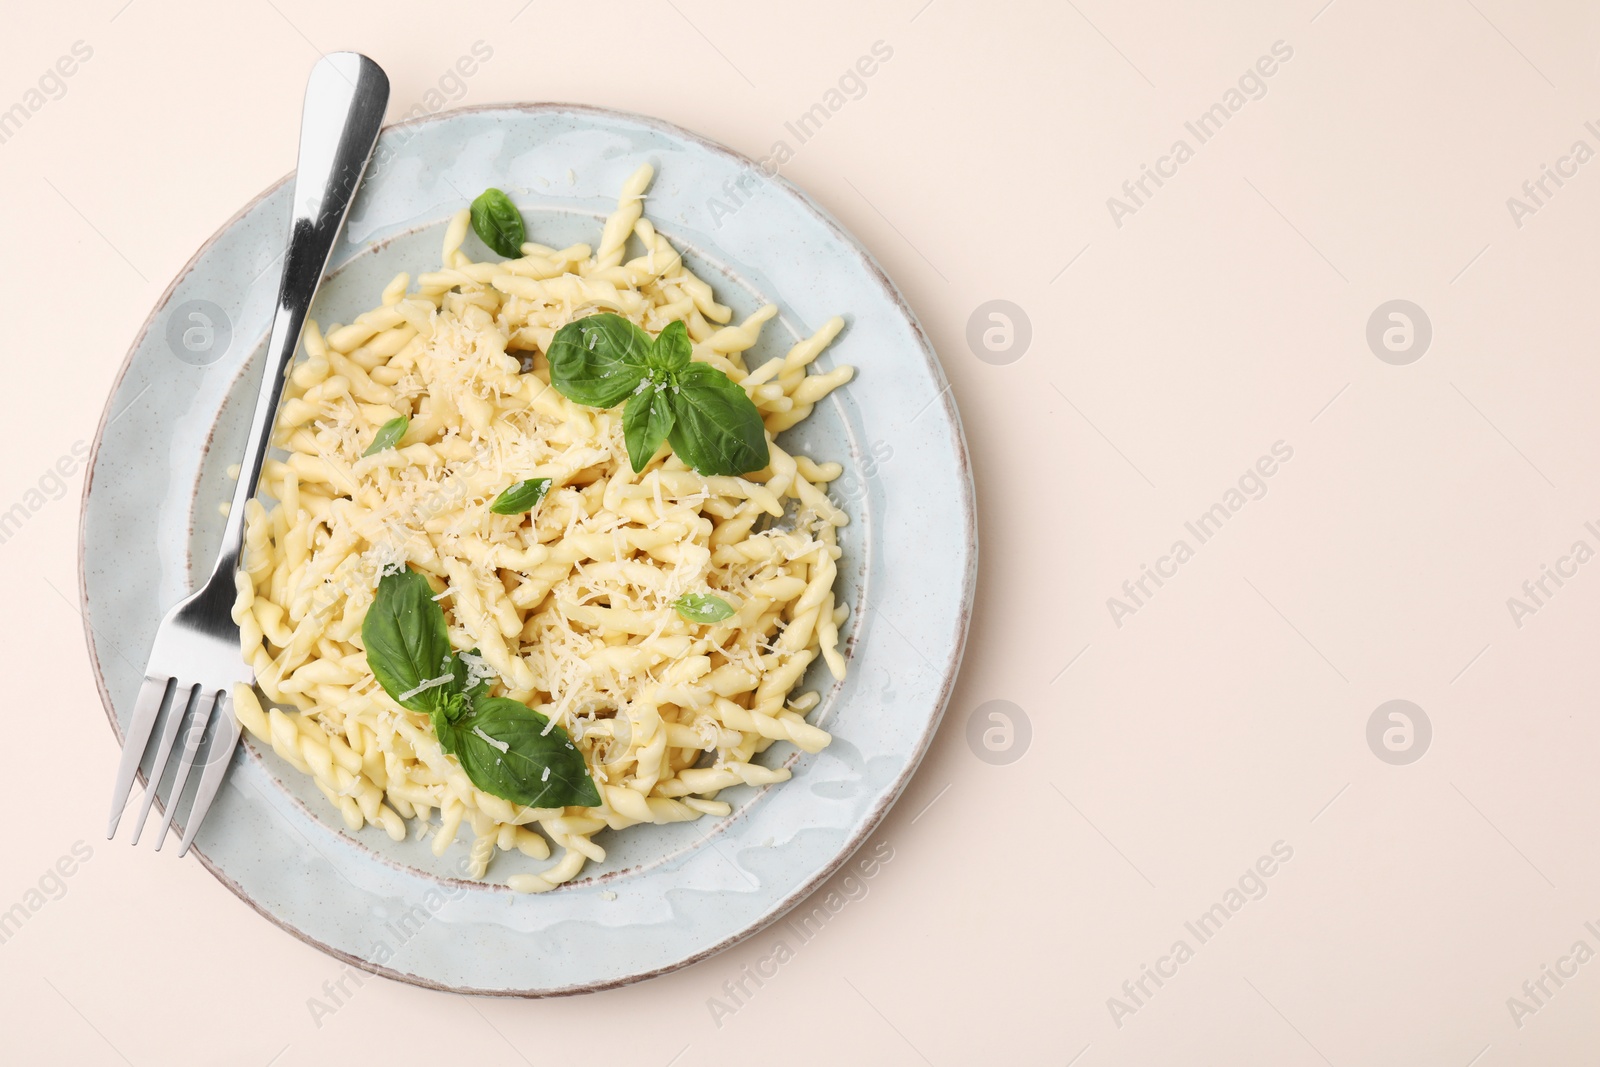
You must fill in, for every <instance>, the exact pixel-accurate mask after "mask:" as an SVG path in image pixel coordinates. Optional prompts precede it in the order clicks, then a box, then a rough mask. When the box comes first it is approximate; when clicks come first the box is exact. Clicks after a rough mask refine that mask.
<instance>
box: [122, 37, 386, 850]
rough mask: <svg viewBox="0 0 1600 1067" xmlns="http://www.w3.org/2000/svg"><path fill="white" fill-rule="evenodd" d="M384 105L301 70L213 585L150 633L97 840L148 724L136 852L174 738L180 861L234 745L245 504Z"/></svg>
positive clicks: (345, 77)
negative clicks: (260, 356)
mask: <svg viewBox="0 0 1600 1067" xmlns="http://www.w3.org/2000/svg"><path fill="white" fill-rule="evenodd" d="M388 101H389V79H388V77H386V76H385V75H384V73H383V70H382V68H380V67H379V66H378V65H377V64H376V63H374V62H373V61H372V60H370V59H368V58H367V57H366V56H363V55H358V54H357V53H355V52H335V53H332V54H330V55H327V56H324V57H323V58H322V59H321V60H319V61H318V62H317V65H316V66H315V67H314V68H313V69H312V71H311V78H310V81H309V82H308V83H307V85H306V100H305V110H304V112H303V114H302V116H301V120H300V162H299V166H298V169H297V170H296V172H295V176H294V190H293V193H294V197H293V201H292V203H291V208H290V210H291V213H292V214H291V217H290V224H289V246H288V249H287V251H286V252H285V255H284V261H283V280H282V282H281V283H280V284H279V288H278V306H277V311H276V313H275V314H274V316H273V320H272V335H271V338H270V340H269V341H268V342H267V364H266V367H265V368H263V370H262V374H261V392H260V394H259V395H258V396H257V398H256V408H255V414H254V416H252V418H251V421H250V436H249V439H248V441H249V443H248V444H247V445H246V446H245V454H244V460H243V462H241V463H240V465H239V484H238V485H237V487H235V489H234V491H233V504H232V506H231V508H230V509H229V511H228V521H227V525H226V527H225V528H224V530H223V534H222V547H221V549H220V550H219V551H218V553H217V562H216V564H215V565H214V566H213V567H212V569H211V577H210V578H209V579H208V580H207V581H206V584H205V585H204V586H202V587H201V588H199V589H197V590H195V591H194V592H193V593H191V594H189V596H188V597H187V598H185V599H184V600H183V601H182V602H181V603H179V604H178V606H177V607H175V608H173V609H172V610H171V611H169V612H168V613H167V616H166V618H164V619H162V620H161V627H160V629H158V630H157V631H156V640H155V646H154V647H153V648H152V649H151V650H150V662H149V664H148V666H146V667H145V672H144V674H145V677H144V684H143V685H142V686H141V687H140V689H139V696H138V699H137V700H135V702H134V705H133V719H132V721H131V722H130V724H129V726H128V733H127V737H126V739H125V740H124V742H123V746H122V762H121V764H120V765H119V766H118V767H117V782H116V787H115V788H114V790H113V791H112V794H111V822H110V825H109V826H108V827H107V829H106V837H107V838H111V837H115V836H116V833H117V823H118V822H119V821H121V818H122V812H123V810H124V809H125V808H126V807H127V804H128V794H129V792H130V791H131V790H132V788H133V779H134V776H135V775H136V774H137V773H138V771H139V769H140V767H141V766H143V765H144V763H145V757H146V749H147V748H149V747H150V738H151V735H152V734H154V733H155V728H156V725H157V723H158V722H159V723H161V724H162V728H161V734H160V737H159V739H158V740H157V741H156V744H155V746H154V749H153V751H152V752H151V753H149V757H150V762H149V768H148V770H147V772H146V773H147V778H146V781H147V783H148V784H147V786H146V789H145V793H144V801H143V804H142V805H141V807H140V810H139V819H138V822H137V824H136V825H135V829H134V835H133V841H134V844H138V842H139V834H140V832H141V831H142V830H143V828H144V823H145V820H146V819H147V818H148V817H149V814H150V805H151V803H152V802H153V801H154V800H155V799H156V795H157V794H158V793H159V792H160V791H161V782H162V778H163V775H164V773H165V771H166V769H167V764H168V763H169V762H170V761H171V757H172V751H173V749H174V747H176V743H177V739H178V736H179V734H180V733H181V734H183V751H182V753H181V754H180V755H179V757H178V763H177V767H176V770H175V771H174V773H173V780H172V785H171V786H170V788H169V789H168V790H167V793H166V801H165V803H164V805H163V812H162V816H161V822H160V824H159V826H158V828H157V831H156V849H157V851H159V850H160V848H161V845H162V843H163V841H164V840H165V839H166V836H167V827H168V825H169V824H170V823H171V822H172V817H173V813H174V812H175V811H177V808H178V805H179V803H180V801H181V800H182V799H183V794H184V788H185V786H186V785H187V784H188V781H189V778H190V774H191V772H192V771H193V770H194V767H195V764H196V763H197V762H201V760H202V756H201V752H202V742H205V743H204V748H203V751H204V756H203V762H204V767H203V769H202V770H201V773H200V781H199V785H198V786H196V788H195V791H194V799H193V801H192V802H191V804H190V806H189V813H188V816H187V818H185V820H184V822H183V837H182V840H181V841H180V842H179V845H178V855H180V856H181V855H183V854H184V853H185V852H187V851H188V850H189V843H190V842H191V841H193V840H194V835H195V831H196V830H198V829H199V828H200V821H201V820H202V819H204V818H205V815H206V812H207V810H209V809H210V807H211V802H212V801H213V800H215V799H216V795H217V790H218V788H219V787H220V786H221V785H222V776H223V774H224V773H225V772H226V771H227V769H228V766H229V764H230V763H231V762H232V758H233V753H234V750H235V749H236V748H237V747H238V743H239V721H238V719H237V718H235V717H234V714H233V704H232V690H233V686H234V684H235V683H237V682H244V683H246V684H249V683H251V682H253V681H254V672H253V671H252V670H251V668H250V667H249V666H248V665H246V664H245V663H244V661H243V660H242V659H241V657H240V649H239V627H238V626H237V625H236V624H235V623H234V621H233V616H232V608H233V601H234V573H235V571H236V570H237V569H238V566H239V553H240V549H241V546H242V541H243V535H244V513H245V504H246V502H248V501H249V500H250V498H251V497H252V496H254V495H255V488H256V479H257V478H258V477H260V474H261V465H262V462H263V461H264V460H265V458H266V454H267V441H268V438H269V436H270V434H271V430H272V424H273V421H274V417H275V415H276V413H277V410H278V400H279V398H280V397H281V396H282V395H283V383H284V377H285V375H286V373H287V370H288V366H289V362H290V360H291V358H292V357H293V355H294V351H295V348H296V347H297V346H298V345H299V343H300V329H301V327H302V326H303V325H304V324H305V319H306V312H307V311H308V310H309V309H310V307H311V300H312V298H313V297H314V296H316V294H317V287H318V286H319V285H320V284H321V283H322V274H323V271H325V270H326V269H327V266H328V257H329V255H330V254H331V253H332V252H333V242H334V238H335V237H337V236H338V234H339V230H340V228H341V227H343V225H344V220H345V216H346V215H348V214H349V212H350V203H351V201H352V200H353V199H354V198H355V192H356V186H357V185H359V184H360V183H361V176H362V174H363V173H364V172H365V171H366V168H367V161H368V159H370V158H371V156H372V149H373V146H374V145H375V144H376V143H377V140H378V128H379V127H380V126H381V125H382V123H383V110H384V107H385V106H386V105H387V104H388ZM163 713H165V714H163ZM185 720H187V721H188V723H189V728H188V729H187V730H184V729H183V723H184V722H185Z"/></svg>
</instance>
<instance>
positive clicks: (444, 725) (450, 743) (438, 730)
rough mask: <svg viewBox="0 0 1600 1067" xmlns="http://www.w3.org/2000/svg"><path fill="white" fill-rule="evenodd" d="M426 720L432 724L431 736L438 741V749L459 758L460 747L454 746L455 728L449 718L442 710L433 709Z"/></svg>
mask: <svg viewBox="0 0 1600 1067" xmlns="http://www.w3.org/2000/svg"><path fill="white" fill-rule="evenodd" d="M458 696H459V694H458ZM458 717H459V716H458ZM428 718H429V719H430V720H431V721H432V722H433V736H435V737H437V738H438V739H439V747H440V748H442V749H444V750H445V753H446V754H447V755H451V756H456V757H458V758H459V756H460V746H459V745H457V744H456V728H455V725H454V724H453V723H452V722H451V721H450V716H449V715H448V714H447V713H446V712H445V710H444V709H443V708H435V709H433V711H431V712H430V713H429V714H428Z"/></svg>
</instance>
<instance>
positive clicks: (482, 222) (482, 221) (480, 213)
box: [472, 189, 528, 259]
mask: <svg viewBox="0 0 1600 1067" xmlns="http://www.w3.org/2000/svg"><path fill="white" fill-rule="evenodd" d="M472 230H473V232H474V233H476V234H477V235H478V237H479V238H480V239H481V240H482V241H483V243H484V244H486V245H488V246H489V247H490V248H492V249H494V250H495V251H496V252H497V253H499V254H500V255H502V256H505V257H506V258H507V259H521V258H522V242H523V241H526V240H527V239H528V234H527V231H526V230H525V229H524V228H523V225H522V212H520V211H518V210H517V205H515V204H513V203H512V202H511V198H510V197H509V196H507V195H506V194H505V193H502V192H501V191H500V190H498V189H485V190H484V191H483V192H482V193H480V194H479V195H478V199H476V200H474V201H473V202H472Z"/></svg>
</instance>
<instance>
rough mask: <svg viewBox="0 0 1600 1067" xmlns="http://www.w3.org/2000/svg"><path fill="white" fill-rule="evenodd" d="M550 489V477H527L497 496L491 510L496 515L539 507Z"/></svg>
mask: <svg viewBox="0 0 1600 1067" xmlns="http://www.w3.org/2000/svg"><path fill="white" fill-rule="evenodd" d="M549 491H550V479H549V478H525V479H523V480H522V481H520V482H518V483H517V484H516V485H513V486H511V487H510V488H509V489H507V490H505V491H504V492H502V493H501V494H500V495H499V496H497V497H495V498H494V503H492V504H490V505H489V510H490V511H492V512H494V513H495V514H496V515H521V514H522V513H523V512H525V511H532V510H533V509H534V508H536V507H538V506H539V501H541V500H543V499H544V495H545V494H546V493H548V492H549Z"/></svg>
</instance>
